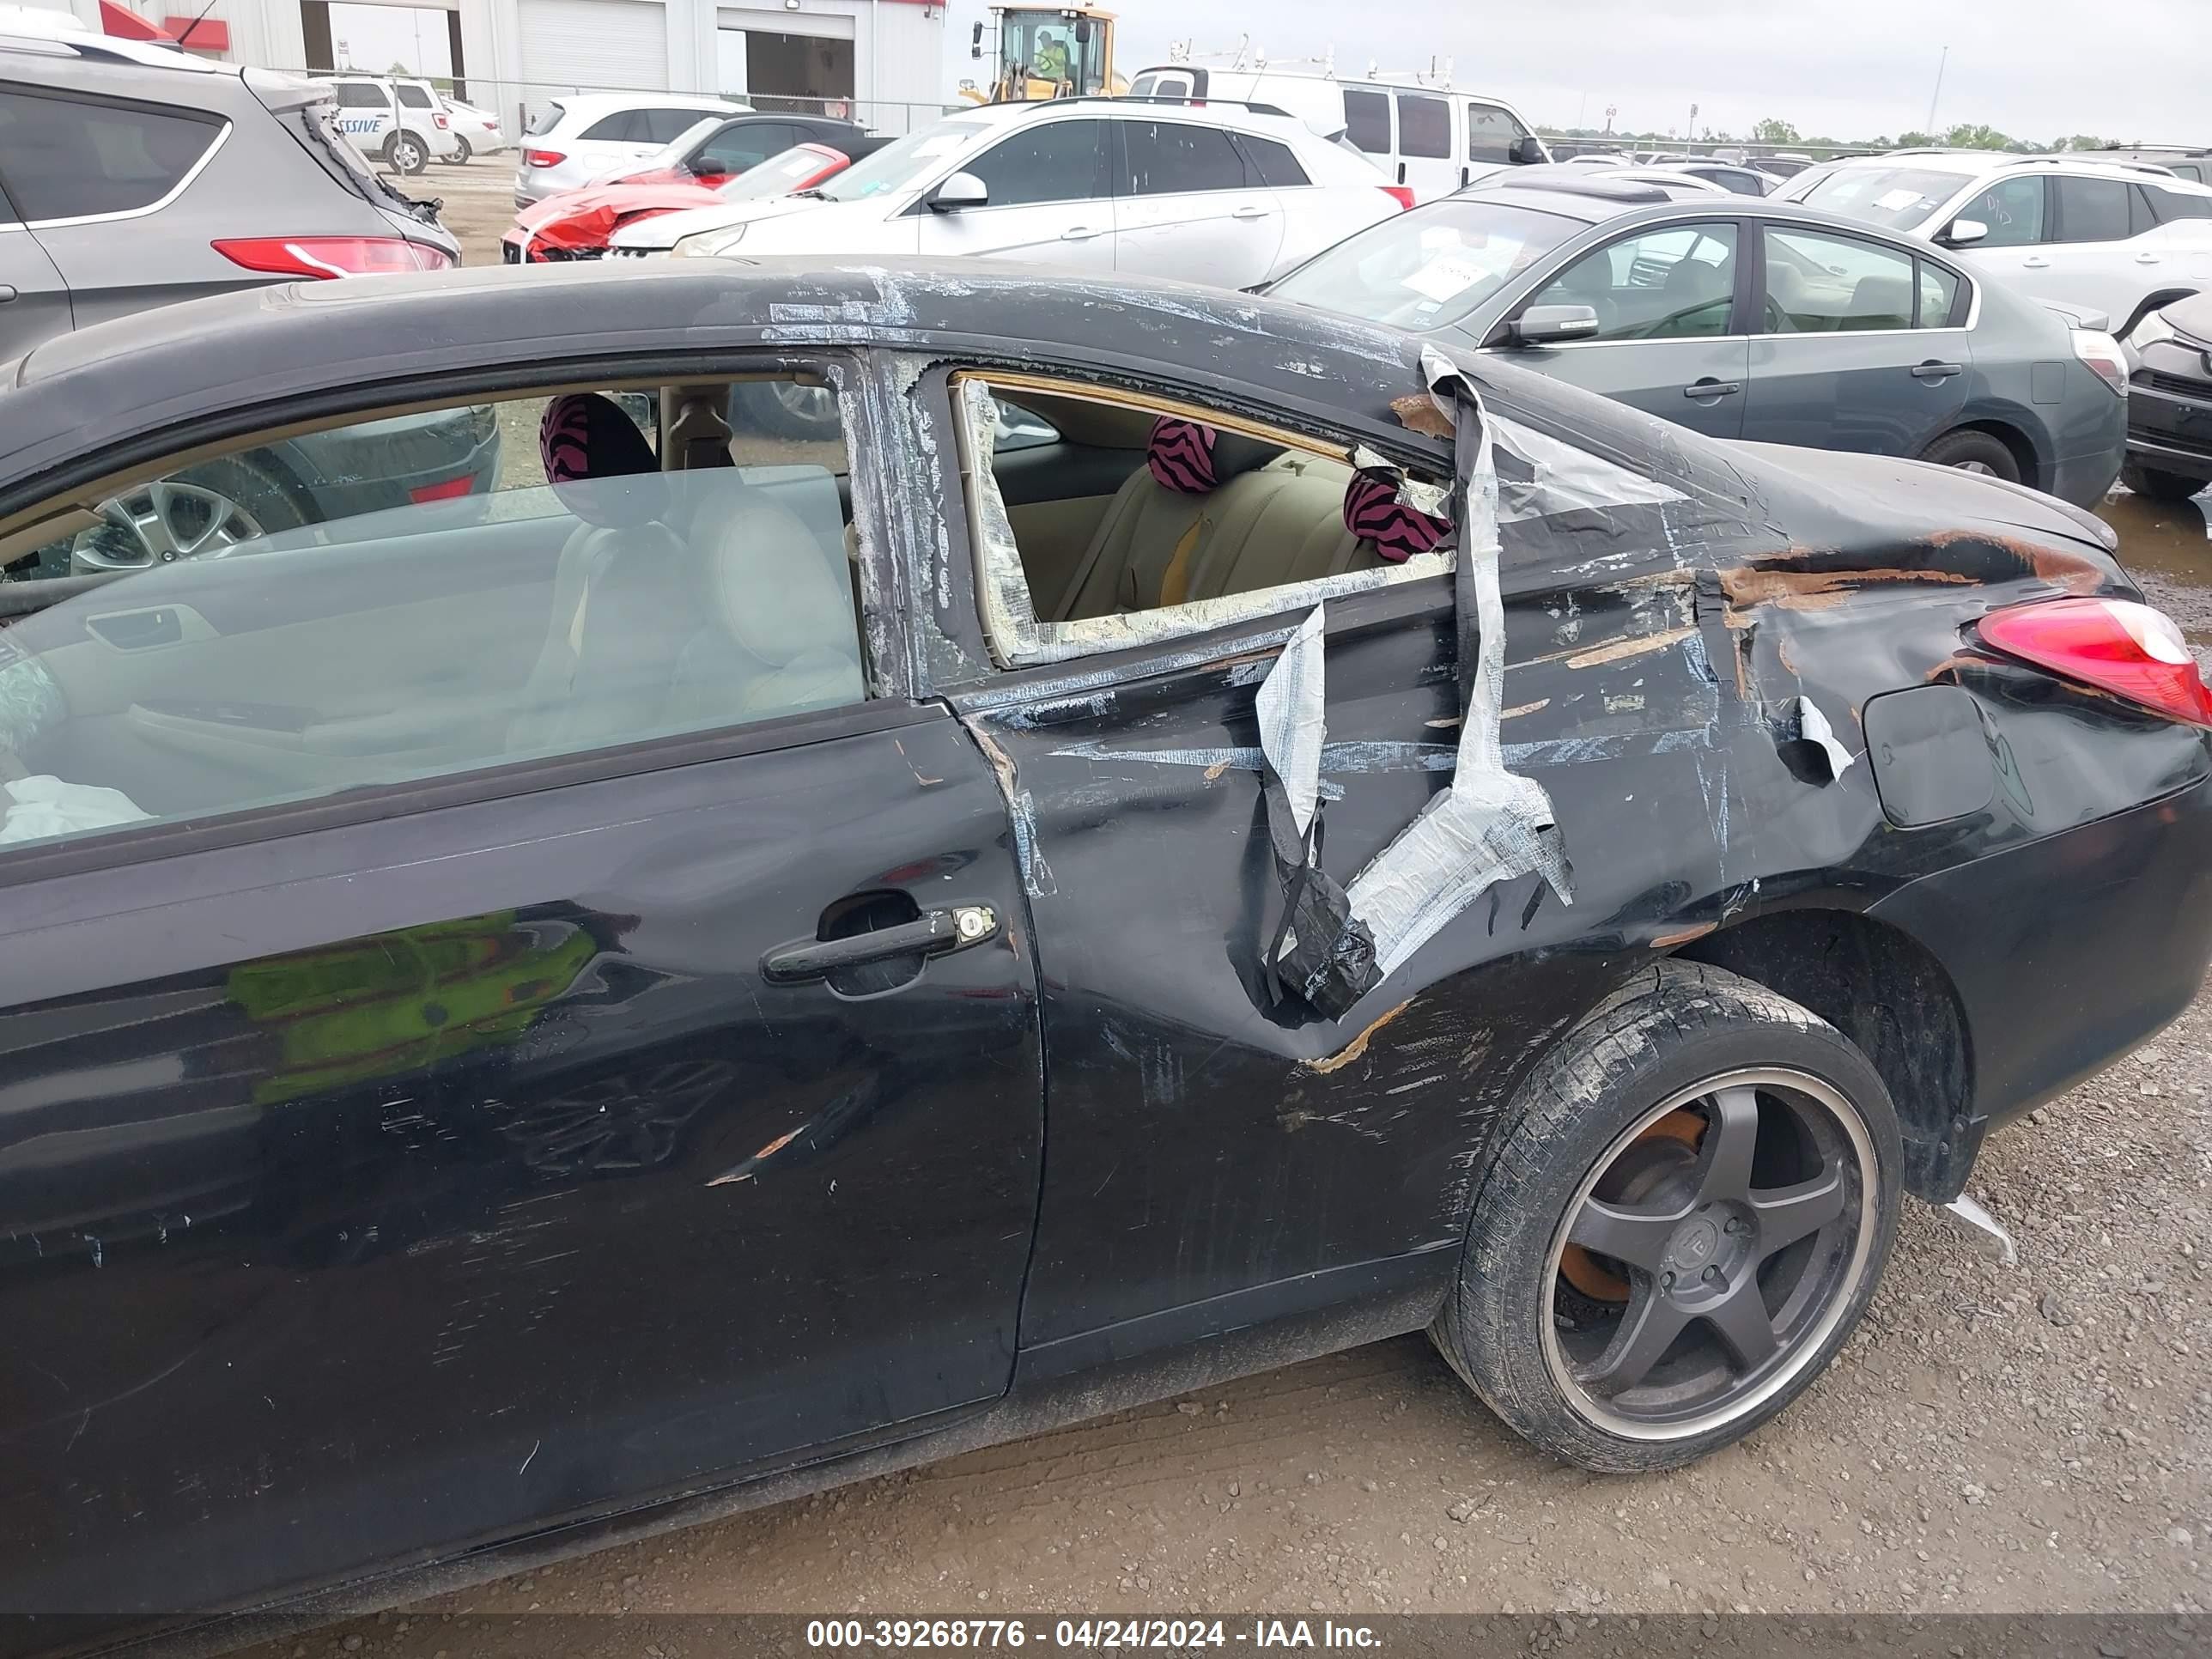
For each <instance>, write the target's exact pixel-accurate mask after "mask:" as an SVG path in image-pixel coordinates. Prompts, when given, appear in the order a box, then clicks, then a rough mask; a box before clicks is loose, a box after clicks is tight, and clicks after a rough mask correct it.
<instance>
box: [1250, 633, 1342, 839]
mask: <svg viewBox="0 0 2212 1659" xmlns="http://www.w3.org/2000/svg"><path fill="white" fill-rule="evenodd" d="M1324 657H1325V653H1324V652H1323V649H1322V606H1320V605H1316V606H1315V607H1314V608H1313V610H1312V611H1310V612H1309V613H1308V614H1307V616H1306V619H1305V620H1304V622H1303V623H1299V624H1298V629H1297V632H1296V633H1294V634H1292V635H1291V637H1290V641H1289V643H1288V644H1286V645H1285V646H1284V647H1283V654H1282V655H1281V656H1279V657H1278V658H1276V659H1275V665H1274V667H1273V668H1272V669H1270V670H1269V671H1268V673H1267V678H1266V679H1264V680H1262V681H1261V683H1260V690H1259V695H1258V696H1257V697H1256V698H1255V710H1256V712H1257V714H1259V717H1260V752H1261V754H1263V755H1265V756H1266V757H1267V764H1268V765H1269V766H1271V767H1273V769H1274V773H1275V775H1276V776H1277V777H1278V778H1279V779H1280V780H1281V781H1282V785H1283V793H1285V794H1286V795H1288V796H1289V797H1290V801H1291V822H1292V823H1295V824H1296V825H1297V831H1298V838H1299V839H1300V840H1301V841H1303V840H1304V838H1305V837H1306V836H1308V835H1310V833H1311V832H1312V829H1313V819H1314V811H1315V806H1316V803H1317V802H1318V801H1319V800H1320V799H1321V750H1322V738H1323V737H1324V736H1325V735H1326V732H1327V726H1328V720H1327V716H1326V713H1325V708H1326V702H1327V678H1328V671H1327V668H1326V666H1325V665H1324Z"/></svg>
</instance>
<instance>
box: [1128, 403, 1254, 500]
mask: <svg viewBox="0 0 2212 1659" xmlns="http://www.w3.org/2000/svg"><path fill="white" fill-rule="evenodd" d="M1281 453H1283V447H1282V446H1281V445H1280V444H1267V443H1261V441H1259V440H1258V439H1256V438H1247V437H1243V436H1242V435H1238V434H1237V433H1234V432H1216V431H1215V430H1214V429H1213V428H1212V427H1210V426H1201V425H1200V424H1199V423H1198V422H1196V421H1185V420H1181V419H1178V418H1177V417H1176V416H1172V415H1163V416H1160V417H1159V418H1158V420H1156V421H1154V422H1152V441H1151V442H1149V443H1148V444H1147V445H1146V447H1145V465H1146V466H1147V467H1148V468H1150V469H1151V471H1152V479H1153V482H1155V483H1158V485H1159V486H1160V488H1161V489H1172V490H1174V491H1175V492H1176V494H1177V495H1206V494H1207V493H1208V492H1209V491H1212V490H1215V489H1220V488H1221V486H1222V485H1223V484H1225V483H1228V482H1229V481H1230V480H1231V478H1234V477H1237V476H1238V475H1240V474H1242V473H1246V472H1251V471H1256V470H1258V469H1259V468H1261V467H1263V466H1265V465H1267V463H1268V462H1269V461H1272V460H1273V459H1275V457H1276V456H1278V455H1279V454H1281Z"/></svg>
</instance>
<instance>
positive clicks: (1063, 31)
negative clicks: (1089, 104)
mask: <svg viewBox="0 0 2212 1659" xmlns="http://www.w3.org/2000/svg"><path fill="white" fill-rule="evenodd" d="M1089 33H1090V35H1091V39H1090V40H1086V41H1081V42H1079V41H1078V40H1076V38H1075V19H1073V17H1060V16H1055V15H1053V14H1051V13H1049V12H1046V13H1037V12H1030V13H1027V14H1025V15H1009V16H1007V17H1006V19H1005V20H1004V21H1003V22H1002V23H1001V24H1000V32H999V67H1000V72H1001V74H1003V75H1006V76H1012V77H1013V78H1014V79H1015V80H1016V81H1017V82H1018V81H1019V80H1020V79H1021V78H1022V77H1023V76H1028V77H1030V78H1031V79H1033V80H1038V81H1049V82H1053V83H1054V85H1056V86H1067V85H1073V86H1074V87H1075V88H1076V90H1078V91H1079V92H1088V93H1103V92H1104V91H1105V90H1106V31H1105V29H1104V28H1103V27H1101V26H1100V25H1098V24H1097V23H1096V22H1094V23H1092V24H1091V28H1090V30H1089ZM1013 95H1014V96H1015V97H1017V98H1019V97H1021V96H1023V95H1024V94H1023V89H1022V88H1021V87H1020V86H1019V85H1017V86H1016V87H1015V88H1014V90H1013Z"/></svg>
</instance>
